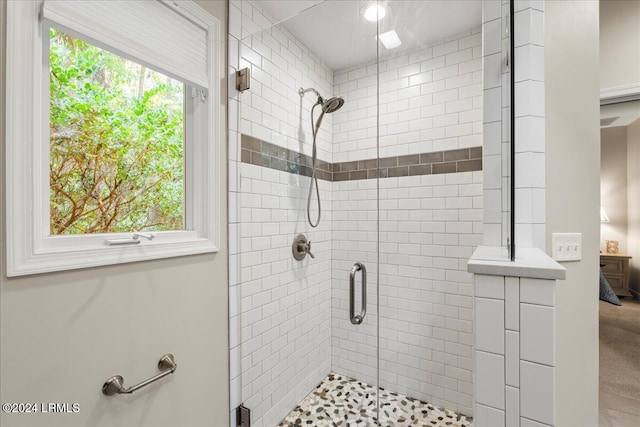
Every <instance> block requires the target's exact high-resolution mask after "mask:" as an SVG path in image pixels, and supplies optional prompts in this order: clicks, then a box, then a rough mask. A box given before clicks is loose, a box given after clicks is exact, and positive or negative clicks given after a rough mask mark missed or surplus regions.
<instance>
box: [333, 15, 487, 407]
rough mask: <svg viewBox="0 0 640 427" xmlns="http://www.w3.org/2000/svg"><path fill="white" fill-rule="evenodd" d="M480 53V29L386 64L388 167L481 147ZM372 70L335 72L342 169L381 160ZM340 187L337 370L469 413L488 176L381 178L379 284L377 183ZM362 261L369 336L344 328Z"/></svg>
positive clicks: (336, 192) (383, 136) (383, 118)
mask: <svg viewBox="0 0 640 427" xmlns="http://www.w3.org/2000/svg"><path fill="white" fill-rule="evenodd" d="M481 43H482V38H481V34H480V28H478V29H475V30H470V31H468V32H465V33H463V34H459V35H456V36H453V37H450V38H448V39H447V40H443V41H441V42H439V43H435V44H434V45H433V46H431V47H428V48H426V49H424V50H422V51H419V52H413V53H409V54H406V53H405V54H402V55H400V56H395V57H391V58H389V59H385V60H382V61H381V62H380V64H379V69H380V73H381V74H380V157H386V156H396V155H411V154H416V153H421V152H428V151H437V150H452V149H457V148H466V147H472V146H481V145H482V59H481ZM375 72H376V67H372V66H371V64H363V65H358V66H354V67H351V68H348V69H346V70H341V71H337V72H336V73H335V84H336V89H335V92H336V93H339V94H341V95H342V96H344V98H345V101H346V102H345V106H344V107H343V108H342V109H341V110H339V111H337V112H336V113H334V116H335V117H334V135H333V143H334V153H333V159H334V161H335V162H339V161H355V160H363V159H368V158H375V157H376V145H375V142H376V140H375V135H376V120H375V117H376V107H375V105H376V104H375V101H376V99H375V96H376V95H375V80H374V79H371V77H372V76H373V77H375ZM362 87H369V88H371V87H372V88H373V89H372V90H369V91H368V92H364V91H361V90H360V89H361V88H362ZM355 88H358V89H355ZM367 93H369V95H366V94H367ZM354 121H355V123H356V124H355V125H354ZM365 130H366V132H363V131H365ZM370 143H372V144H373V145H371V146H369V144H370ZM333 185H334V187H333V196H334V200H333V209H334V211H333V216H332V219H333V231H334V232H333V236H332V242H333V254H332V255H333V263H332V268H333V281H332V286H333V287H332V328H331V332H332V368H333V370H334V371H336V372H340V373H343V374H345V375H347V376H351V377H355V378H361V379H363V380H364V381H368V382H369V383H371V384H376V383H377V384H378V385H380V386H381V387H384V388H386V389H389V390H393V391H398V392H400V393H403V394H406V395H408V396H411V397H415V398H419V399H422V400H426V401H428V402H432V403H434V404H436V405H441V406H444V407H447V408H450V409H452V410H455V411H458V412H460V413H463V414H467V415H471V414H472V409H471V408H472V388H473V387H472V366H473V363H472V345H473V326H472V318H473V302H472V286H473V285H472V282H473V280H472V276H471V275H470V274H468V273H467V272H466V262H467V260H468V259H469V257H470V256H471V254H472V252H473V250H474V248H475V247H476V246H477V245H478V244H479V243H480V241H481V236H482V204H483V198H482V172H481V171H479V172H465V173H457V174H446V175H423V176H408V177H394V178H381V179H380V183H379V185H380V192H379V200H380V203H379V209H380V218H379V219H380V222H379V227H380V234H379V250H380V259H379V260H380V267H379V268H380V274H379V277H378V276H377V275H376V274H375V273H376V270H375V268H376V259H377V257H376V250H377V249H378V248H377V247H376V246H377V245H376V243H377V242H378V236H377V235H376V220H377V215H376V210H377V208H378V207H377V203H376V199H377V198H378V195H377V193H376V188H377V187H376V182H375V180H366V181H359V182H334V183H333ZM356 261H363V262H365V263H367V267H368V268H369V269H370V271H369V295H368V315H367V316H368V317H367V319H368V322H365V324H364V325H361V326H353V325H351V323H350V322H349V320H348V319H349V315H348V310H349V294H348V289H349V288H348V287H349V284H348V277H349V270H350V269H351V267H352V265H353V263H354V262H356ZM367 261H368V262H367ZM377 279H379V282H380V304H379V309H380V328H379V330H380V378H379V382H376V381H377V379H376V366H377V365H376V364H377V361H376V352H375V346H376V333H377V332H376V322H375V318H374V316H375V309H376V304H375V303H376V300H375V296H376V295H375V286H376V280H377ZM358 283H359V282H358ZM358 295H359V294H358ZM358 301H359V300H358ZM358 307H359V305H358Z"/></svg>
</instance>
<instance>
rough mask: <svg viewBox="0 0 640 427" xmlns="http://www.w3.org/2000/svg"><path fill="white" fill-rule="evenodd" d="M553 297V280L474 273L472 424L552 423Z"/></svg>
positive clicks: (481, 426)
mask: <svg viewBox="0 0 640 427" xmlns="http://www.w3.org/2000/svg"><path fill="white" fill-rule="evenodd" d="M555 302H556V281H555V280H546V279H532V278H527V277H509V276H490V275H481V274H477V275H475V296H474V305H475V314H474V321H475V327H476V336H475V372H476V385H475V391H476V393H475V399H476V400H475V405H476V406H475V410H474V415H475V418H474V425H475V426H477V427H500V426H517V425H520V426H554V425H556V413H555V407H556V405H555V398H556V396H555V394H556V311H555V305H556V304H555Z"/></svg>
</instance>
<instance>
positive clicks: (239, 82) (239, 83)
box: [236, 68, 251, 92]
mask: <svg viewBox="0 0 640 427" xmlns="http://www.w3.org/2000/svg"><path fill="white" fill-rule="evenodd" d="M250 88H251V72H250V70H249V68H243V69H242V70H238V71H236V89H238V91H239V92H244V91H245V90H247V89H250Z"/></svg>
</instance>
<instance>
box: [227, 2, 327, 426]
mask: <svg viewBox="0 0 640 427" xmlns="http://www.w3.org/2000/svg"><path fill="white" fill-rule="evenodd" d="M229 11H230V22H229V29H230V35H229V40H230V49H229V56H230V58H229V64H230V70H229V72H230V75H233V73H234V72H235V70H236V69H238V68H244V67H249V68H250V69H251V74H252V82H251V89H250V90H248V91H246V92H244V93H238V92H237V91H236V90H235V85H234V83H235V82H234V79H233V78H230V79H229V80H230V87H229V117H230V118H229V127H230V131H229V136H230V141H229V152H230V165H229V191H230V195H229V196H230V197H229V218H230V230H229V231H230V232H229V239H230V251H229V252H230V260H229V261H230V277H231V280H230V285H231V289H230V295H231V299H230V301H231V303H230V325H231V326H230V328H231V334H230V335H231V337H230V341H231V344H230V346H231V355H230V361H231V409H232V412H231V418H232V419H231V424H232V425H235V413H234V411H233V409H234V408H235V407H237V406H238V405H240V404H242V403H244V404H245V405H246V406H247V407H249V408H250V409H251V411H252V426H257V427H262V426H264V427H271V426H274V425H276V424H277V423H278V422H279V421H280V420H281V419H282V418H283V417H284V415H285V414H286V413H288V412H289V411H290V410H291V409H292V408H293V407H294V406H295V405H296V404H297V403H298V402H299V401H300V400H301V399H302V397H304V395H306V394H307V393H308V392H309V391H310V390H311V389H312V388H313V387H315V386H316V385H317V384H318V383H319V382H320V381H321V379H322V378H323V377H324V376H325V375H326V374H327V373H328V372H329V371H330V369H331V366H330V361H331V358H330V328H331V322H330V290H331V283H330V281H331V261H330V259H331V199H332V193H331V185H330V183H328V182H326V181H319V184H320V192H321V193H320V195H321V199H322V211H323V212H322V221H321V223H320V226H319V227H318V228H311V227H310V226H309V225H308V224H307V220H306V213H305V208H306V196H307V191H308V186H309V178H307V177H304V176H299V175H293V174H288V173H284V172H280V171H277V170H273V169H268V168H263V167H259V166H255V165H251V164H247V163H241V162H240V135H241V134H242V133H244V134H247V135H250V136H253V137H256V138H259V139H261V140H264V141H268V142H270V143H272V144H276V145H279V146H282V147H286V148H288V149H292V150H295V151H298V152H302V153H304V154H307V155H311V144H312V137H311V128H310V123H309V116H310V107H311V105H313V103H314V102H315V100H316V98H315V96H313V95H312V94H308V95H307V96H306V97H305V98H304V99H303V100H302V102H301V100H300V96H299V95H298V88H299V87H301V86H302V87H315V88H316V89H317V90H319V91H320V92H321V93H322V94H331V93H332V91H333V71H332V70H330V69H329V68H328V67H327V66H326V65H325V64H323V63H322V62H321V61H320V60H319V59H318V58H317V57H315V55H313V54H312V53H311V52H309V51H308V50H307V49H306V47H305V46H303V45H302V44H301V43H300V42H299V41H298V40H297V39H296V38H295V37H293V36H292V35H291V34H290V33H288V31H287V30H286V29H285V28H283V27H282V26H276V27H273V26H272V21H271V20H270V19H269V17H267V16H265V15H264V14H263V13H262V11H261V10H260V8H259V7H256V5H254V4H252V3H251V2H247V1H231V2H230V4H229ZM331 122H332V118H331V117H330V116H327V117H326V118H325V120H324V123H323V128H322V129H321V131H320V133H319V135H318V149H319V153H318V154H319V155H318V157H319V158H320V159H322V160H325V161H331V150H332V133H331V131H330V130H331V128H332V123H331ZM314 206H315V203H314ZM298 233H304V234H305V235H306V236H307V237H308V238H309V240H311V242H312V252H313V253H314V255H316V259H315V260H312V259H310V257H307V258H306V259H305V260H304V261H302V262H300V261H295V260H294V259H293V257H292V255H291V243H292V241H293V239H294V237H295V236H296V235H297V234H298ZM234 236H235V240H234Z"/></svg>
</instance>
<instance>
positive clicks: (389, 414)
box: [278, 372, 472, 427]
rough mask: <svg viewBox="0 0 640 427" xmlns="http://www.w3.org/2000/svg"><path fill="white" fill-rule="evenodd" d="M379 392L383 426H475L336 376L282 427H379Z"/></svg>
mask: <svg viewBox="0 0 640 427" xmlns="http://www.w3.org/2000/svg"><path fill="white" fill-rule="evenodd" d="M377 392H379V393H380V423H379V425H380V426H385V427H404V426H418V427H427V426H428V427H434V426H436V427H440V426H443V427H444V426H452V427H471V426H472V422H471V419H470V418H467V417H465V416H464V415H458V414H456V413H455V412H453V411H450V410H448V409H442V408H438V407H437V406H433V405H431V404H429V403H425V402H422V401H420V400H417V399H412V398H410V397H406V396H404V395H402V394H399V393H393V392H390V391H387V390H385V389H382V388H378V389H377V390H376V388H375V387H373V386H370V385H369V384H367V383H364V382H362V381H358V380H354V379H351V378H348V377H344V376H342V375H338V374H334V373H333V372H332V373H330V374H329V375H327V377H326V378H325V379H324V380H322V382H321V383H320V385H318V387H317V388H316V389H315V390H313V391H312V392H311V393H309V394H308V395H307V396H306V397H305V398H304V400H303V401H302V402H301V403H300V404H299V405H298V406H296V407H295V408H294V409H293V410H292V411H291V412H290V413H289V415H287V416H286V417H285V418H284V420H282V422H280V424H278V427H285V426H286V427H289V426H291V427H298V426H313V427H324V426H327V427H334V426H335V427H338V426H341V427H351V426H361V427H365V426H366V427H369V426H376V425H378V414H377V413H376V412H377V411H376V405H377V402H376V394H377Z"/></svg>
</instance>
